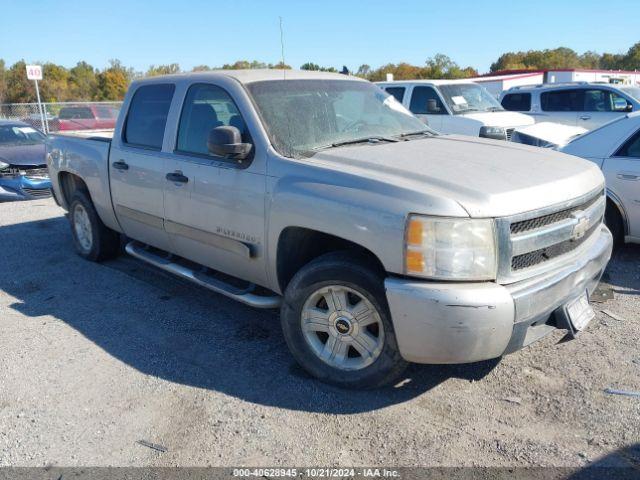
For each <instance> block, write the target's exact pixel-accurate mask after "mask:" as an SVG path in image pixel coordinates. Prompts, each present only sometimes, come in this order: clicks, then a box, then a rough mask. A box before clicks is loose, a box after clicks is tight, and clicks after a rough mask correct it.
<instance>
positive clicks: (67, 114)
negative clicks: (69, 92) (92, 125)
mask: <svg viewBox="0 0 640 480" xmlns="http://www.w3.org/2000/svg"><path fill="white" fill-rule="evenodd" d="M58 118H60V119H62V120H82V119H88V118H93V112H92V111H91V109H90V108H89V107H67V108H62V109H61V110H60V114H59V115H58Z"/></svg>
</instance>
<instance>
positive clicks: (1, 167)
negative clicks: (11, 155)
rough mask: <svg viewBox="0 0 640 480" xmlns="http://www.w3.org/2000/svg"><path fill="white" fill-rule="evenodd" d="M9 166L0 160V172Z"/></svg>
mask: <svg viewBox="0 0 640 480" xmlns="http://www.w3.org/2000/svg"><path fill="white" fill-rule="evenodd" d="M8 166H9V164H8V163H6V162H3V161H2V160H0V170H4V169H5V168H7V167H8Z"/></svg>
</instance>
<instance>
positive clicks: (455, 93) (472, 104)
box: [438, 83, 504, 115]
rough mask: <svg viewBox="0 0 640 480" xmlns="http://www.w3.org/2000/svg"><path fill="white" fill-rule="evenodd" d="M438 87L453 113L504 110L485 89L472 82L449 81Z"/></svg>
mask: <svg viewBox="0 0 640 480" xmlns="http://www.w3.org/2000/svg"><path fill="white" fill-rule="evenodd" d="M438 89H439V90H440V92H441V93H442V96H443V97H444V101H445V102H447V105H449V108H450V109H451V111H452V112H453V114H454V115H459V114H461V113H467V112H497V111H502V110H504V108H502V105H500V104H499V103H498V100H496V99H495V98H494V97H493V96H492V95H491V94H490V93H489V92H488V91H487V90H485V89H484V88H483V87H481V86H480V85H476V84H474V83H450V84H448V85H438Z"/></svg>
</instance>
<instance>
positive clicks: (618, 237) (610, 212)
mask: <svg viewBox="0 0 640 480" xmlns="http://www.w3.org/2000/svg"><path fill="white" fill-rule="evenodd" d="M604 223H605V225H606V226H607V228H608V229H609V231H610V232H611V235H613V245H614V247H619V246H621V245H622V244H623V243H624V223H623V222H622V215H620V211H619V210H618V207H616V206H615V205H614V204H613V203H612V202H610V201H608V202H607V208H606V210H605V213H604Z"/></svg>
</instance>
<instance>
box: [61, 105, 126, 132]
mask: <svg viewBox="0 0 640 480" xmlns="http://www.w3.org/2000/svg"><path fill="white" fill-rule="evenodd" d="M117 118H118V109H117V108H115V107H112V106H108V105H75V106H70V107H62V108H61V109H60V112H59V113H58V117H57V118H56V120H55V122H54V124H53V125H50V126H49V127H50V129H51V131H60V130H102V129H112V128H114V127H115V125H116V119H117Z"/></svg>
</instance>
